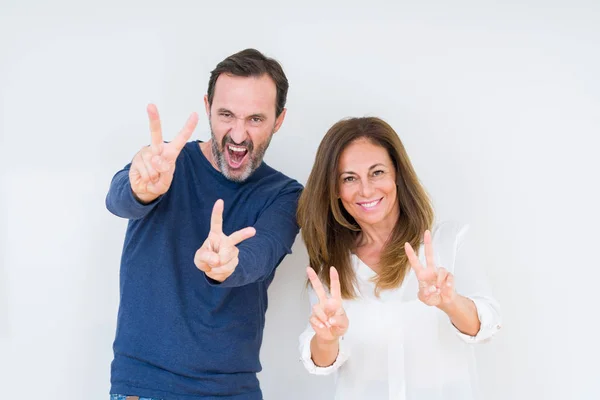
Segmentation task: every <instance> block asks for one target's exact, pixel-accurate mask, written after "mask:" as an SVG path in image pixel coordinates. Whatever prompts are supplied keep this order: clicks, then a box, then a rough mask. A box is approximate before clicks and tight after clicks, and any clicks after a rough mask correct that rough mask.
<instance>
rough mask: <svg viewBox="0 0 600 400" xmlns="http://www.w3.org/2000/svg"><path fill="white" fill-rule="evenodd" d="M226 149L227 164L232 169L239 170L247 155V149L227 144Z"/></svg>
mask: <svg viewBox="0 0 600 400" xmlns="http://www.w3.org/2000/svg"><path fill="white" fill-rule="evenodd" d="M226 147H227V149H226V150H227V151H226V153H227V163H228V164H229V166H230V167H231V168H233V169H237V168H239V167H240V166H241V165H242V164H243V163H244V160H245V159H246V156H247V155H248V149H247V148H246V147H244V146H235V145H232V144H227V145H226Z"/></svg>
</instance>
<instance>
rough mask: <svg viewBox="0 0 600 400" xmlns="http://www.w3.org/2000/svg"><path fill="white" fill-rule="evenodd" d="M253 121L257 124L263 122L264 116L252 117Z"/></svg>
mask: <svg viewBox="0 0 600 400" xmlns="http://www.w3.org/2000/svg"><path fill="white" fill-rule="evenodd" d="M251 121H252V122H254V123H255V124H258V123H259V122H262V118H259V117H252V118H251Z"/></svg>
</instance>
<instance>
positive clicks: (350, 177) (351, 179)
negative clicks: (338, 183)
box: [344, 176, 354, 182]
mask: <svg viewBox="0 0 600 400" xmlns="http://www.w3.org/2000/svg"><path fill="white" fill-rule="evenodd" d="M344 182H354V177H353V176H347V177H345V178H344Z"/></svg>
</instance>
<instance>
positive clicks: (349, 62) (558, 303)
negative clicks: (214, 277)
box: [0, 0, 600, 400]
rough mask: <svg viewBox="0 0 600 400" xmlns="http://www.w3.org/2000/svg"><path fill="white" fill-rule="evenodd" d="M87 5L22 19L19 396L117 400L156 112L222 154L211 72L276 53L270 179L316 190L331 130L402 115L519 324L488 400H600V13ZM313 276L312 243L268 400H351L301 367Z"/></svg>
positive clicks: (9, 206) (9, 355) (415, 6)
mask: <svg viewBox="0 0 600 400" xmlns="http://www.w3.org/2000/svg"><path fill="white" fill-rule="evenodd" d="M87 3H89V4H85V2H80V1H77V2H76V1H72V2H68V1H64V0H56V1H52V2H45V1H43V0H29V1H28V0H19V1H17V0H0V159H1V160H2V167H1V168H0V190H1V193H0V239H1V241H0V261H1V265H0V391H1V394H0V397H2V398H6V399H9V398H26V399H35V398H44V399H64V398H86V399H107V398H108V395H107V392H108V387H109V364H110V361H111V356H112V350H111V345H112V339H113V335H114V329H115V319H116V311H117V305H118V304H117V301H118V268H119V258H120V252H121V245H122V240H123V236H124V231H125V226H126V221H124V220H120V219H118V218H116V217H114V216H112V215H111V214H109V213H108V211H106V209H105V207H104V196H105V194H106V191H107V189H108V186H109V182H110V179H111V177H112V175H113V174H114V172H116V171H117V170H118V169H120V168H121V167H122V166H123V165H125V164H126V163H127V162H128V161H129V160H130V159H131V157H132V156H133V154H134V153H135V152H136V151H137V150H138V149H139V148H140V147H141V146H142V145H144V144H147V143H148V141H149V133H148V128H147V120H146V115H145V106H146V104H147V103H148V102H155V103H156V104H157V105H158V107H159V110H160V112H161V115H162V117H163V127H164V132H165V139H167V140H168V139H170V138H171V137H172V136H173V135H175V133H176V132H177V131H178V130H179V128H180V127H181V126H182V124H183V123H184V121H185V119H186V118H187V116H188V115H189V113H190V112H192V111H198V112H200V113H201V120H200V124H199V127H198V128H197V130H196V132H195V134H194V138H196V139H197V138H201V139H207V138H208V124H207V121H206V118H205V116H204V114H203V104H202V96H203V95H204V93H205V91H206V86H207V82H208V76H209V72H210V70H211V69H212V68H213V67H214V66H215V65H216V63H217V62H218V61H220V60H221V59H223V58H224V57H226V56H227V55H229V54H231V53H233V52H236V51H238V50H241V49H243V48H246V47H256V48H258V49H259V50H261V51H263V52H265V53H266V54H267V55H270V56H273V57H275V58H277V59H278V60H280V61H281V62H282V64H283V66H284V69H285V71H286V73H287V75H288V78H289V81H290V91H289V96H288V104H287V107H288V114H287V119H286V121H285V123H284V125H283V128H282V129H281V131H280V132H279V133H277V135H276V137H275V138H274V140H273V142H272V144H271V147H270V149H269V151H268V152H267V157H266V160H267V162H269V163H270V164H271V165H272V166H274V167H276V168H278V169H280V170H282V171H283V172H285V173H287V174H288V175H290V176H293V177H295V178H297V179H298V180H299V181H301V182H302V183H304V182H305V181H306V178H307V176H308V173H309V171H310V168H311V165H312V161H313V159H314V154H315V150H316V148H317V146H318V143H319V141H320V139H321V137H322V136H323V134H324V133H325V131H326V130H327V128H328V127H329V126H330V125H332V124H333V123H334V122H335V121H337V120H338V119H340V118H343V117H347V116H364V115H376V116H380V117H383V118H384V119H386V120H387V121H388V122H390V123H391V125H392V126H393V127H394V128H395V129H396V130H397V131H398V132H399V134H400V136H401V138H402V140H403V141H404V143H405V145H406V147H407V148H408V152H409V154H410V155H411V158H412V161H413V163H414V165H415V167H416V169H417V172H418V173H419V175H420V177H421V178H422V180H423V182H424V184H425V185H426V187H427V189H428V191H429V192H430V194H431V195H432V197H433V200H434V202H435V206H436V210H437V213H438V217H439V218H440V219H446V218H452V219H457V220H461V221H465V222H469V223H471V225H472V228H473V229H472V231H471V233H472V237H471V238H472V240H473V242H474V244H475V248H476V249H477V250H476V251H477V256H478V257H479V259H480V261H481V266H482V268H485V269H486V270H487V272H488V274H489V276H490V279H491V280H492V284H493V288H494V290H495V294H496V296H497V297H498V299H499V301H500V302H501V304H502V306H503V311H504V320H505V321H504V322H505V323H504V329H503V330H502V331H501V333H500V334H499V336H498V337H497V338H496V339H495V340H494V341H493V342H492V343H491V344H490V345H488V346H485V347H481V348H480V350H479V351H478V360H479V367H480V368H479V371H480V375H481V381H482V385H483V389H484V392H485V394H486V396H485V398H486V399H531V398H535V399H538V398H539V399H542V398H543V399H556V400H558V399H561V400H562V399H597V398H599V397H598V394H597V391H596V389H597V386H598V385H597V383H595V382H594V380H597V377H598V372H599V368H598V366H597V360H598V355H599V354H598V344H597V341H596V335H595V329H596V327H597V321H596V319H597V317H596V316H597V315H598V312H597V308H598V305H599V303H598V300H597V296H596V293H595V290H597V287H596V286H597V284H596V282H597V281H598V280H599V278H600V274H599V273H598V269H599V267H600V266H599V263H598V260H597V257H595V255H596V254H597V246H598V244H597V242H598V235H597V233H596V226H598V204H599V201H598V200H599V198H598V193H597V187H598V183H597V182H598V178H597V177H596V175H597V171H598V170H600V168H598V167H599V165H598V164H599V163H598V156H597V150H596V149H597V146H598V144H599V141H598V138H597V135H598V134H599V133H600V129H599V127H600V116H599V114H600V80H599V78H598V71H600V56H599V54H600V52H599V48H600V3H598V2H597V1H587V2H586V1H560V2H558V1H520V2H504V3H505V4H498V3H499V2H495V1H486V0H483V1H468V0H457V1H453V2H445V1H442V0H425V1H418V2H417V1H413V2H407V1H401V2H397V3H398V4H396V5H392V2H389V4H387V3H385V2H381V3H380V4H378V2H377V1H370V2H366V3H365V4H358V3H357V4H353V3H351V2H347V1H346V2H337V3H334V2H326V1H321V2H312V4H311V2H310V1H309V2H307V3H305V4H304V5H303V6H302V7H300V6H292V5H288V4H286V3H287V2H283V1H281V2H280V1H276V0H271V1H258V0H257V1H247V2H236V1H228V2H223V3H218V4H207V3H204V4H201V2H194V1H187V2H182V1H179V2H177V1H173V2H169V5H167V2H153V1H134V0H123V1H118V2H117V1H115V2H111V1H103V2H87ZM450 3H451V4H450ZM306 263H307V258H306V252H305V250H304V248H303V245H302V243H301V241H300V240H298V241H297V242H296V244H295V246H294V254H293V255H292V256H289V257H288V258H286V259H285V261H284V262H283V263H282V265H281V266H280V267H279V270H278V273H277V276H276V279H275V281H274V283H273V285H272V286H271V289H270V306H269V311H268V315H267V326H266V330H265V335H264V345H263V349H262V354H261V359H262V362H263V367H264V371H263V372H262V373H261V374H260V379H261V382H262V387H263V390H264V394H265V398H266V399H268V400H271V399H308V398H312V399H330V398H332V397H331V393H332V381H331V378H318V377H312V376H309V375H308V374H307V373H305V371H304V370H303V368H302V366H301V364H300V362H299V361H298V353H297V336H298V334H299V333H300V332H301V330H302V329H303V327H304V325H305V323H306V316H307V312H308V307H307V302H306V297H305V293H304V292H303V281H304V275H303V274H304V266H305V265H306ZM594 310H596V311H595V313H594Z"/></svg>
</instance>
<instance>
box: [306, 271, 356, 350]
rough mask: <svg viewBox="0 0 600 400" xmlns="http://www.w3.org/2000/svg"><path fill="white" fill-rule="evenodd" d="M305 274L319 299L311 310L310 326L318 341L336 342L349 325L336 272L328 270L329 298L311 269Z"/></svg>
mask: <svg viewBox="0 0 600 400" xmlns="http://www.w3.org/2000/svg"><path fill="white" fill-rule="evenodd" d="M306 274H307V275H308V279H310V283H311V285H312V287H313V289H314V290H315V293H316V294H317V297H318V299H319V302H318V303H317V304H315V305H314V306H313V308H312V315H311V316H310V319H309V321H310V324H311V326H312V328H313V329H314V330H315V333H316V336H317V337H318V338H319V339H321V340H324V341H333V340H337V339H338V338H339V337H340V336H343V335H344V334H345V333H346V331H347V330H348V325H349V321H348V316H347V315H346V312H345V311H344V308H343V307H342V291H341V289H340V278H339V275H338V273H337V270H336V269H335V268H334V267H331V268H330V269H329V281H330V282H331V284H330V286H331V297H327V294H326V293H325V289H324V288H323V284H322V283H321V281H320V280H319V277H318V276H317V274H316V273H315V271H314V270H313V269H312V268H311V267H307V268H306Z"/></svg>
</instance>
